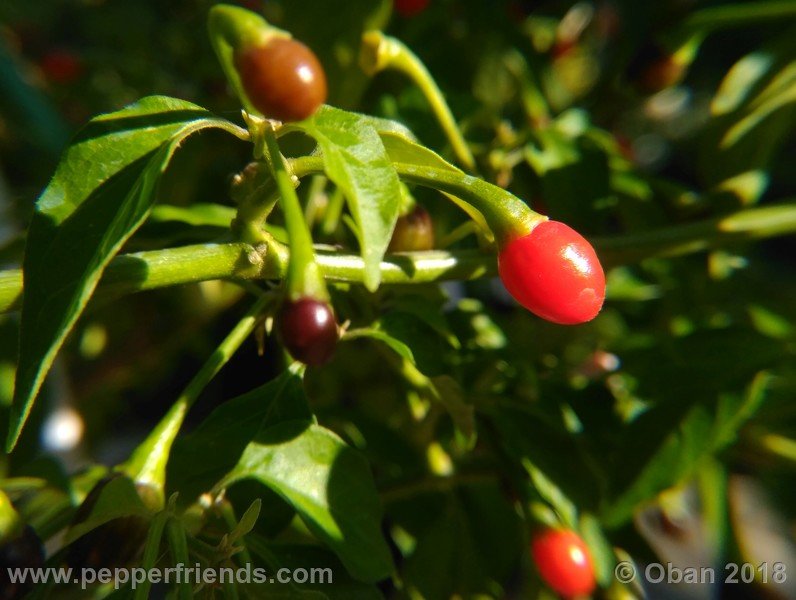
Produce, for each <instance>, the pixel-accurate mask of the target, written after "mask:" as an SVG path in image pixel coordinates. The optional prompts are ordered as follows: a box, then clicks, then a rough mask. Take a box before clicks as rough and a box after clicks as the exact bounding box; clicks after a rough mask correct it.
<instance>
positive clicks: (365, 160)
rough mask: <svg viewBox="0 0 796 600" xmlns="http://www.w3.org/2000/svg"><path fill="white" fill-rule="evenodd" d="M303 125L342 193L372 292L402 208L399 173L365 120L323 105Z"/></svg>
mask: <svg viewBox="0 0 796 600" xmlns="http://www.w3.org/2000/svg"><path fill="white" fill-rule="evenodd" d="M302 127H303V128H304V130H305V131H306V132H307V134H309V135H311V136H312V137H313V138H315V140H316V141H317V142H318V146H319V147H320V149H321V153H322V154H323V160H324V165H325V167H326V174H327V175H328V176H329V179H331V180H332V181H333V182H334V183H335V184H336V185H337V186H338V187H339V188H340V189H341V190H342V191H343V193H344V194H345V197H346V201H347V202H348V206H349V208H350V210H351V214H352V215H353V217H354V221H355V222H356V225H357V229H358V231H357V235H358V237H359V245H360V250H361V252H362V259H363V260H364V261H365V285H366V286H367V288H368V289H369V290H375V289H376V288H377V287H378V286H379V281H380V278H381V273H380V271H379V263H380V262H381V259H382V258H383V257H384V253H385V252H386V251H387V246H388V245H389V243H390V237H391V236H392V230H393V228H394V227H395V222H396V221H397V220H398V212H399V209H400V206H401V187H400V182H399V180H398V175H397V174H396V172H395V169H394V168H393V166H392V163H391V162H390V159H389V157H388V156H387V152H386V151H385V149H384V145H383V144H382V141H381V138H380V137H379V134H378V133H377V132H376V129H374V127H373V126H372V125H371V124H370V122H369V121H368V119H365V118H363V117H361V116H360V115H357V114H355V113H350V112H346V111H342V110H338V109H335V108H331V107H328V106H324V107H323V108H322V109H321V110H319V111H318V112H317V113H316V114H315V116H314V117H313V118H312V119H311V120H309V121H307V122H306V123H305V124H303V125H302Z"/></svg>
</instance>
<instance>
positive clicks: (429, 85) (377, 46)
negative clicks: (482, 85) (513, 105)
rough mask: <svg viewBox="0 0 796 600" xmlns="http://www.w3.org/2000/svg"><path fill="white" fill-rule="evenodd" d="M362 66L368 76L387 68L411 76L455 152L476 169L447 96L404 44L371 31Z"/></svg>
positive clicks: (364, 41) (365, 38)
mask: <svg viewBox="0 0 796 600" xmlns="http://www.w3.org/2000/svg"><path fill="white" fill-rule="evenodd" d="M360 63H361V65H362V68H363V69H364V70H365V72H366V73H368V74H370V75H374V74H376V73H378V72H379V71H383V70H385V69H395V70H396V71H400V72H401V73H403V74H405V75H406V76H408V77H409V78H410V79H411V80H412V81H413V82H414V83H415V85H417V87H419V88H420V91H421V92H422V93H423V95H424V96H425V97H426V100H427V101H428V103H429V104H430V105H431V110H432V111H433V112H434V116H435V117H436V118H437V120H438V121H439V124H440V126H441V127H442V130H443V131H444V132H445V135H446V136H447V137H448V141H449V142H450V144H451V147H452V148H453V152H454V154H455V155H456V158H458V160H459V162H461V163H462V165H463V166H464V168H465V169H467V170H468V171H473V170H475V159H474V158H473V154H472V152H470V147H469V146H468V145H467V142H466V141H465V139H464V136H463V135H462V133H461V131H460V130H459V126H458V125H457V124H456V119H454V118H453V113H451V109H450V107H449V106H448V103H447V102H446V101H445V96H444V95H443V94H442V92H441V91H440V89H439V87H438V86H437V82H436V81H434V78H433V77H432V76H431V73H429V72H428V69H426V66H425V65H424V64H423V63H422V61H421V60H420V59H419V58H418V57H417V56H416V55H415V53H414V52H412V51H411V50H410V49H409V48H408V47H407V46H406V45H405V44H404V43H403V42H401V41H400V40H397V39H396V38H394V37H390V36H388V35H384V34H383V33H382V32H381V31H368V32H366V33H365V34H364V35H363V36H362V52H361V56H360Z"/></svg>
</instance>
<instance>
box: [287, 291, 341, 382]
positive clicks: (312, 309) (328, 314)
mask: <svg viewBox="0 0 796 600" xmlns="http://www.w3.org/2000/svg"><path fill="white" fill-rule="evenodd" d="M277 323H278V328H279V335H280V337H281V338H282V343H283V344H284V346H285V348H286V349H287V351H288V352H290V355H291V356H292V357H293V358H295V359H296V360H300V361H301V362H303V363H304V364H307V365H310V366H317V365H322V364H323V363H325V362H327V361H328V360H329V359H330V358H331V357H332V354H334V349H335V346H336V345H337V339H338V335H337V321H336V320H335V318H334V313H333V312H332V309H331V307H330V306H329V305H328V304H327V303H326V302H321V301H320V300H314V299H313V298H301V299H300V300H297V301H296V302H289V301H287V302H285V303H284V304H283V305H282V308H281V309H280V311H279V315H278V316H277Z"/></svg>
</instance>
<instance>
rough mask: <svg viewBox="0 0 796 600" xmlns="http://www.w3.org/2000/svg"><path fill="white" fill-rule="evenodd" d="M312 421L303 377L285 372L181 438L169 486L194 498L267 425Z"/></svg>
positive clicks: (189, 499) (185, 497) (231, 464)
mask: <svg viewBox="0 0 796 600" xmlns="http://www.w3.org/2000/svg"><path fill="white" fill-rule="evenodd" d="M311 419H312V414H311V413H310V411H309V407H308V406H307V398H306V396H305V395H304V387H303V385H302V381H301V376H300V375H299V374H297V373H295V372H293V371H290V370H288V371H285V372H284V373H282V375H280V376H279V377H277V378H276V379H274V380H273V381H269V382H268V383H266V384H265V385H263V386H260V387H258V388H256V389H254V390H252V391H250V392H247V393H246V394H243V395H242V396H238V397H237V398H234V399H232V400H229V401H228V402H225V403H224V404H222V405H221V406H219V407H218V408H216V409H215V410H214V411H213V412H212V413H210V416H208V417H207V418H206V419H205V420H204V421H203V422H202V424H201V425H200V426H199V427H198V428H197V429H196V431H194V432H192V433H190V434H189V435H186V436H184V437H182V438H178V439H177V441H176V442H175V444H174V449H173V450H172V453H171V457H170V459H169V463H168V477H167V481H168V484H169V488H170V489H173V490H177V491H179V492H180V498H181V500H182V501H186V502H192V501H193V500H195V499H196V498H197V497H198V496H199V495H200V494H202V493H203V492H206V491H208V490H210V488H212V487H213V485H214V484H215V483H216V482H217V481H218V480H219V479H221V478H222V477H224V475H226V474H227V472H228V471H229V470H231V469H232V468H233V467H234V466H235V464H236V463H237V462H238V460H239V459H240V457H241V454H243V451H244V450H245V449H246V446H247V445H248V444H249V442H251V441H252V440H253V439H254V437H255V436H256V435H257V432H258V431H260V429H261V428H262V427H264V426H268V425H275V424H277V423H279V422H281V421H284V420H304V421H309V420H311Z"/></svg>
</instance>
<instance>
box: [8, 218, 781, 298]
mask: <svg viewBox="0 0 796 600" xmlns="http://www.w3.org/2000/svg"><path fill="white" fill-rule="evenodd" d="M794 232H796V204H793V203H791V204H781V205H776V206H765V207H755V208H747V209H744V210H740V211H737V212H735V213H732V214H729V215H726V216H724V217H718V218H714V219H708V220H704V221H698V222H695V223H688V224H685V225H675V226H671V227H664V228H661V229H656V230H652V231H646V232H641V233H633V234H627V235H621V236H616V237H607V238H596V239H592V240H591V241H592V242H593V243H594V246H595V248H596V249H597V251H598V254H599V255H600V257H601V260H602V261H603V263H604V264H606V265H609V266H614V265H621V264H631V263H636V262H639V261H642V260H645V259H647V258H663V257H673V256H682V255H685V254H693V253H696V252H703V251H705V250H710V249H713V248H719V247H723V246H726V245H729V244H735V243H739V242H749V241H753V240H757V239H763V238H770V237H776V236H782V235H789V234H792V233H794ZM288 257H289V251H288V249H287V248H286V247H285V246H283V245H282V244H279V243H277V242H272V243H271V244H270V245H269V246H268V256H267V257H266V258H267V260H263V256H262V255H261V254H260V253H258V252H257V251H256V250H255V249H254V248H253V247H252V246H251V245H249V244H242V243H233V244H197V245H195V246H184V247H182V248H168V249H165V250H150V251H146V252H137V253H134V254H124V255H121V256H117V257H116V258H114V259H113V260H112V261H111V263H110V264H109V265H108V267H107V268H106V269H105V272H104V274H103V277H102V280H101V281H100V285H99V287H98V288H97V292H96V293H95V296H96V297H98V298H99V299H101V300H102V299H104V300H107V299H110V298H117V297H119V296H123V295H127V294H130V293H133V292H137V291H143V290H151V289H159V288H163V287H168V286H172V285H182V284H186V283H195V282H197V281H208V280H216V279H281V278H283V277H284V276H285V274H286V272H287V263H288ZM316 260H317V263H318V266H319V267H320V270H321V273H322V274H323V276H324V278H326V279H328V280H329V281H341V282H349V283H361V282H362V281H363V277H364V269H365V267H364V263H363V262H362V258H361V257H360V256H358V255H353V254H325V253H322V252H320V253H319V254H318V255H317V256H316ZM380 269H381V273H382V283H385V284H421V283H431V282H437V281H447V280H470V279H479V278H481V277H489V276H493V275H494V274H495V272H496V266H495V258H494V256H493V255H491V254H484V253H483V252H480V251H477V250H457V251H453V252H445V251H441V250H432V251H428V252H407V253H402V254H400V255H392V256H391V255H388V256H386V257H385V259H384V261H382V263H381V266H380ZM21 298H22V271H20V270H8V271H0V313H6V312H10V311H13V310H17V309H18V308H19V304H20V300H21Z"/></svg>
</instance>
